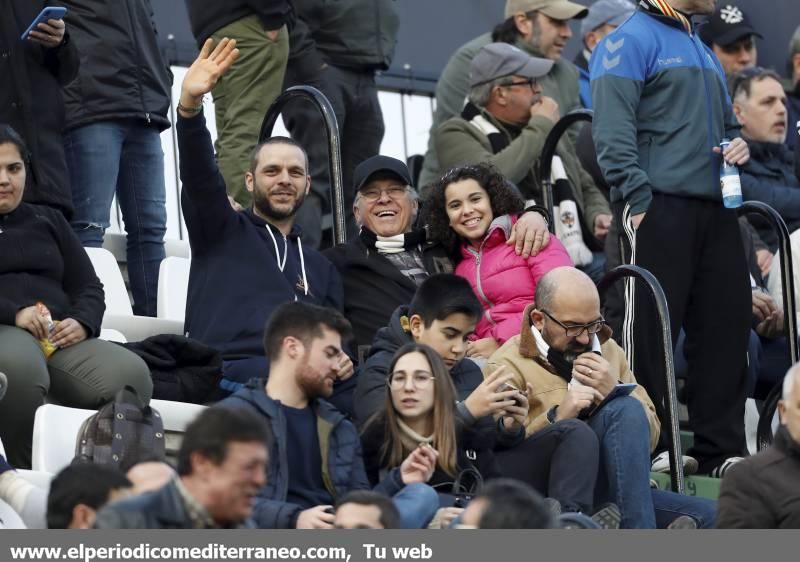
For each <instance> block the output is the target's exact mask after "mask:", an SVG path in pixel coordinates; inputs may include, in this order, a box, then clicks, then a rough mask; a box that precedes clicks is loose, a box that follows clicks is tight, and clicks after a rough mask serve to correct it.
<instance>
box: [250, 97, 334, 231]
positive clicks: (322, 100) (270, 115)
mask: <svg viewBox="0 0 800 562" xmlns="http://www.w3.org/2000/svg"><path fill="white" fill-rule="evenodd" d="M296 98H306V99H308V100H310V101H311V102H313V103H314V105H315V106H316V107H317V109H318V110H319V112H320V114H321V115H322V120H323V122H324V123H325V132H326V133H327V135H328V156H329V169H330V179H331V207H332V210H333V239H334V242H335V243H336V244H344V243H345V242H347V229H346V228H345V215H344V189H343V187H342V150H341V141H340V137H339V125H338V123H337V121H336V114H335V113H334V111H333V106H331V103H330V102H329V101H328V98H326V97H325V95H324V94H323V93H322V92H320V91H319V90H317V89H316V88H312V87H311V86H292V87H291V88H288V89H287V90H286V91H285V92H283V93H282V94H281V95H280V96H278V99H276V100H275V101H274V102H272V105H270V106H269V109H268V110H267V114H266V115H265V116H264V121H263V122H262V123H261V132H260V133H259V135H258V141H259V142H262V141H265V140H267V139H268V138H269V137H271V136H272V129H273V127H274V126H275V122H276V121H277V120H278V115H280V113H281V110H282V109H283V107H284V106H285V105H286V104H287V103H288V102H289V101H291V100H293V99H296Z"/></svg>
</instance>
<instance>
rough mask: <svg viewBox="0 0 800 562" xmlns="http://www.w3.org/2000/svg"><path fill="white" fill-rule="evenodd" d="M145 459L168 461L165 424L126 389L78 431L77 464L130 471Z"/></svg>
mask: <svg viewBox="0 0 800 562" xmlns="http://www.w3.org/2000/svg"><path fill="white" fill-rule="evenodd" d="M142 459H162V460H163V459H164V422H163V421H162V420H161V414H159V413H158V412H157V411H156V410H155V409H154V408H151V407H150V406H145V405H144V404H142V401H141V400H140V398H139V396H138V395H137V394H136V391H135V390H134V389H133V388H132V387H130V386H126V387H125V388H123V389H122V390H120V391H119V392H117V395H116V396H115V397H114V400H112V401H111V402H108V403H107V404H105V405H103V406H102V407H101V408H100V409H99V410H98V411H97V413H96V414H94V415H92V416H91V417H89V418H88V419H86V420H85V421H84V422H83V424H81V428H80V431H78V439H77V443H76V444H75V462H91V463H95V464H105V465H111V466H114V467H116V468H119V469H120V470H123V471H126V470H127V469H128V468H130V466H132V465H133V464H135V463H136V462H137V461H139V460H142Z"/></svg>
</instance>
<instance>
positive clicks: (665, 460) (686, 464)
mask: <svg viewBox="0 0 800 562" xmlns="http://www.w3.org/2000/svg"><path fill="white" fill-rule="evenodd" d="M682 459H683V473H684V474H694V473H695V472H697V459H695V458H694V457H690V456H688V455H683V457H682ZM650 472H663V473H669V451H662V452H661V453H659V455H658V456H657V457H656V458H654V459H653V464H651V465H650Z"/></svg>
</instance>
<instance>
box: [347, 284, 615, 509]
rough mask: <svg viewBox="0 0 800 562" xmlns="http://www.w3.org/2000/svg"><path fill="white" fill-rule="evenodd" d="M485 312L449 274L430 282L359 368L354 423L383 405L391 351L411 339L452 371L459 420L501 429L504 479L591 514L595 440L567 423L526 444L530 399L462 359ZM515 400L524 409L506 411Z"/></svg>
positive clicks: (506, 377) (374, 344) (467, 288)
mask: <svg viewBox="0 0 800 562" xmlns="http://www.w3.org/2000/svg"><path fill="white" fill-rule="evenodd" d="M482 314H483V309H482V308H481V305H480V302H479V301H478V299H477V297H476V296H475V294H474V293H473V292H472V288H471V287H470V285H469V283H468V282H467V280H466V279H463V278H462V277H458V276H456V275H452V274H446V273H445V274H439V275H433V276H431V277H429V278H428V279H427V280H425V281H424V282H423V283H422V285H420V287H419V289H418V290H417V293H416V294H415V295H414V299H413V300H412V301H411V304H410V305H409V306H400V307H398V308H397V310H395V312H394V314H393V315H392V319H391V320H390V322H389V325H388V326H386V327H385V328H381V329H380V330H378V333H377V335H376V336H375V339H374V340H373V342H372V347H371V348H370V350H369V354H368V356H367V359H366V361H365V362H364V364H363V365H361V366H360V368H359V375H358V377H357V379H358V382H357V386H356V392H355V396H354V400H353V402H354V404H355V406H356V408H355V409H356V412H355V413H356V419H357V420H358V422H359V424H361V425H363V424H365V423H366V422H367V420H368V419H369V418H370V417H371V416H372V415H373V414H375V413H376V412H379V411H380V410H381V408H382V407H383V405H384V403H385V402H384V399H385V386H386V377H387V371H388V368H389V364H390V363H391V360H392V356H393V355H394V353H395V352H396V351H397V350H398V349H399V348H400V347H402V346H403V345H405V344H407V343H409V342H412V341H413V342H417V343H422V344H425V345H428V346H430V347H432V348H433V349H434V350H435V351H436V352H437V353H438V354H439V355H440V356H441V357H442V359H443V360H444V363H445V365H447V367H448V369H449V370H450V375H451V376H452V378H453V383H454V385H455V388H456V393H457V397H458V402H457V404H456V415H457V416H458V417H459V419H460V421H461V422H462V423H463V424H464V425H465V426H466V427H478V426H484V427H485V426H489V427H490V426H491V425H495V426H496V432H497V444H498V447H497V449H496V451H495V452H496V456H497V459H498V462H499V464H500V470H501V472H502V473H503V475H504V476H509V477H514V478H517V479H520V480H525V481H526V482H528V483H530V484H531V485H533V486H534V487H536V488H537V489H539V490H540V491H543V492H544V493H548V494H549V495H550V496H552V497H554V498H555V499H557V500H558V501H559V502H561V505H562V507H563V508H564V510H565V511H581V512H591V509H592V495H593V493H594V484H595V477H594V476H593V475H592V470H590V469H589V467H591V466H596V465H597V462H598V451H599V446H598V443H597V439H596V438H595V437H594V436H593V435H590V434H589V433H590V432H589V431H586V430H585V429H583V428H582V427H581V425H580V424H577V423H572V422H571V421H570V420H565V421H568V422H569V423H564V422H556V423H554V424H552V426H550V427H548V428H545V429H543V430H542V431H540V432H538V433H537V434H536V435H533V436H531V437H530V438H529V439H525V438H524V434H525V431H524V428H523V427H522V425H521V423H522V421H521V420H524V418H525V416H527V412H528V401H527V398H526V396H525V394H522V393H519V392H516V391H513V390H510V389H504V388H503V385H504V384H505V383H507V381H508V380H510V379H511V376H510V375H507V374H502V375H500V376H499V377H488V378H487V379H486V381H484V378H483V374H482V373H481V370H480V368H479V367H478V365H477V364H476V363H474V362H473V361H472V360H471V359H467V358H466V357H465V355H466V350H467V342H468V340H469V337H470V336H471V335H472V333H473V332H474V331H475V325H476V324H477V321H478V319H479V318H480V317H481V315H482ZM528 391H530V389H528ZM512 397H516V398H518V399H519V400H520V404H519V405H517V406H510V407H509V402H508V401H509V400H511V399H512ZM493 417H497V418H498V420H497V421H495V420H494V419H493ZM490 430H491V427H490ZM534 459H535V460H534Z"/></svg>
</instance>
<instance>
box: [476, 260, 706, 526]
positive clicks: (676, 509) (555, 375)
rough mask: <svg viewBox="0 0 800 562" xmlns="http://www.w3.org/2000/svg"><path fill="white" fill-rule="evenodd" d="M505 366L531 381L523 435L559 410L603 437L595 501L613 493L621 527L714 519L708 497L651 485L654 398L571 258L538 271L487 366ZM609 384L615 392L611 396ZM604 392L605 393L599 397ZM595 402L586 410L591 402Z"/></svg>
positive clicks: (554, 418) (656, 429)
mask: <svg viewBox="0 0 800 562" xmlns="http://www.w3.org/2000/svg"><path fill="white" fill-rule="evenodd" d="M500 367H505V368H506V370H507V372H509V373H512V374H513V375H514V376H513V379H512V381H511V382H512V383H513V384H514V385H515V386H516V387H517V388H523V386H524V385H530V388H532V389H533V392H532V393H530V395H529V396H528V403H529V405H530V407H529V411H528V416H527V418H526V420H525V430H526V434H527V435H532V434H534V433H536V432H539V431H541V430H542V429H544V428H547V427H548V426H550V425H553V424H556V423H563V422H564V421H565V420H572V421H573V422H577V423H580V424H585V425H586V426H588V427H589V428H590V429H591V430H592V431H593V432H594V433H595V434H596V436H597V439H598V441H599V443H600V463H599V466H600V469H599V470H598V472H597V483H596V487H595V495H594V497H595V504H596V505H599V504H601V503H603V502H609V501H610V502H614V503H616V504H617V505H618V506H619V509H620V512H621V514H622V523H621V527H622V528H627V529H631V528H633V529H636V528H664V527H668V526H670V525H673V524H674V525H679V524H680V525H684V524H687V523H688V524H690V526H695V527H711V526H713V524H714V514H715V509H716V504H715V502H713V501H711V500H706V499H703V498H695V497H689V496H683V495H680V494H674V493H672V492H665V491H661V490H651V489H650V452H651V451H652V450H653V449H654V448H655V447H656V444H657V443H658V437H659V434H660V429H661V426H660V424H659V421H658V416H657V415H656V409H655V407H654V406H653V402H652V401H651V400H650V397H649V396H648V395H647V391H646V390H645V389H644V387H642V386H637V387H636V388H635V390H633V392H631V393H630V394H629V395H625V394H624V393H620V392H619V388H620V387H621V386H622V385H621V384H620V383H623V384H635V383H636V377H634V375H633V373H632V372H631V370H630V369H629V368H628V363H627V359H626V357H625V352H624V351H623V350H622V348H621V347H619V346H618V345H617V344H616V342H614V340H613V339H611V330H610V328H608V326H607V325H606V323H605V320H604V319H603V316H602V315H601V312H600V296H599V294H598V292H597V288H596V286H595V284H594V282H593V281H592V280H591V279H590V278H589V276H588V275H586V274H585V273H583V272H581V271H580V270H578V269H576V268H573V267H559V268H556V269H553V270H551V271H550V272H549V273H547V274H545V275H544V276H543V277H542V278H541V279H540V280H539V284H538V285H537V287H536V297H535V302H534V303H533V304H531V305H529V306H528V307H527V309H526V310H525V314H524V316H523V321H522V329H521V332H520V335H518V336H514V337H513V338H511V339H510V340H508V341H507V342H506V343H505V344H504V345H503V346H502V347H501V348H500V349H499V350H498V351H497V352H495V353H494V354H493V355H492V356H491V357H490V358H489V362H488V364H487V366H486V369H485V371H484V372H485V373H491V372H492V371H494V370H496V369H498V368H500ZM613 394H622V395H620V396H617V397H615V398H610V399H608V400H607V401H605V400H606V399H607V398H608V397H609V396H613ZM604 401H605V403H604ZM593 407H594V408H595V410H594V411H593V412H592V410H591V409H592V408H593Z"/></svg>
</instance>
